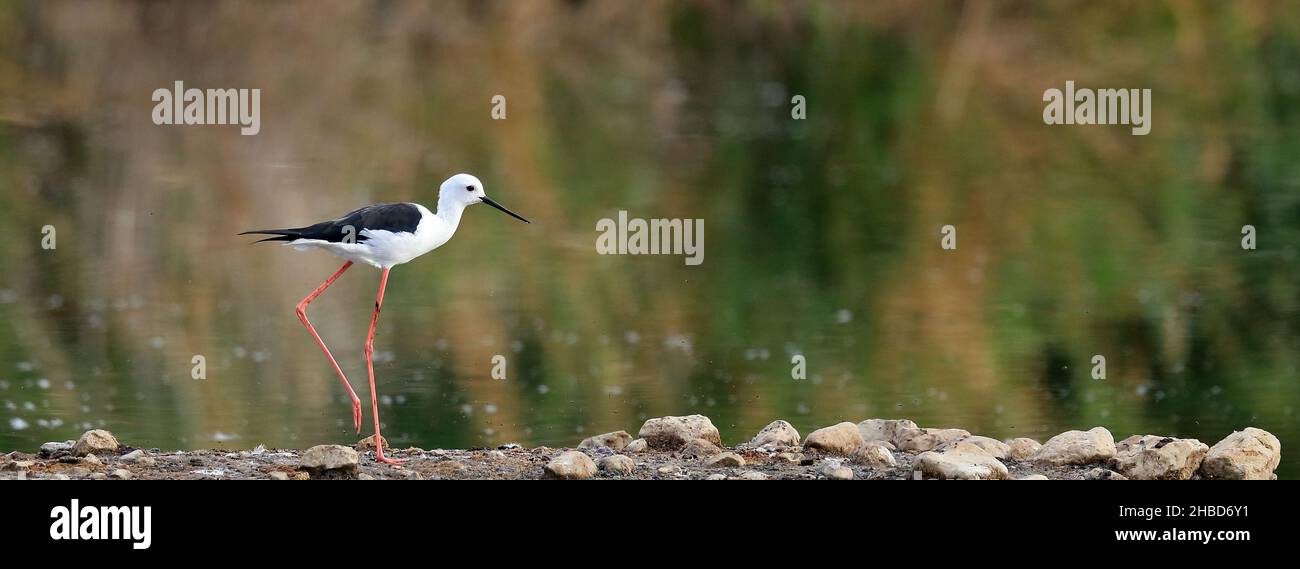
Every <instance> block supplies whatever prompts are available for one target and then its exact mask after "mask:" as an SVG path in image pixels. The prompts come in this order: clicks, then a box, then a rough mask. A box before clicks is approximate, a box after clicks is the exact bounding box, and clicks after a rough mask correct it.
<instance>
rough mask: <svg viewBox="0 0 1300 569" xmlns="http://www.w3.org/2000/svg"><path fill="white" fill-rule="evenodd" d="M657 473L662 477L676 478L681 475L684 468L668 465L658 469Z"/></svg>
mask: <svg viewBox="0 0 1300 569" xmlns="http://www.w3.org/2000/svg"><path fill="white" fill-rule="evenodd" d="M655 472H658V473H659V475H660V476H676V475H678V474H681V472H682V467H680V466H677V465H676V464H668V465H664V466H660V467H659V468H656V469H655Z"/></svg>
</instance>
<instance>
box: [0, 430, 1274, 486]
mask: <svg viewBox="0 0 1300 569" xmlns="http://www.w3.org/2000/svg"><path fill="white" fill-rule="evenodd" d="M374 443H375V439H374V437H367V438H366V439H363V440H362V441H360V442H358V443H357V444H356V445H355V446H354V447H347V446H342V445H318V446H315V447H312V448H310V449H307V450H305V451H297V450H274V449H266V448H264V447H262V446H258V447H257V448H255V449H252V450H243V451H228V450H198V451H173V452H163V451H161V450H159V449H147V450H146V449H139V448H134V447H131V446H128V445H124V444H122V443H120V442H118V440H117V439H116V438H115V437H114V436H113V435H112V434H111V433H109V432H108V431H104V430H92V431H87V432H86V433H84V434H83V435H82V436H81V437H80V438H79V439H78V440H76V441H65V442H49V443H45V444H43V445H41V448H40V449H39V450H37V451H36V452H35V453H25V452H21V451H14V452H10V453H8V454H5V455H0V479H33V480H35V479H53V480H71V479H120V480H131V479H139V480H155V479H209V480H249V479H254V480H308V479H359V480H375V479H402V480H409V479H415V480H425V479H568V480H581V479H630V480H688V479H689V480H769V479H801V480H816V479H823V480H890V479H892V480H920V479H949V480H951V479H959V480H1081V479H1094V480H1126V479H1135V480H1194V479H1228V480H1270V479H1272V480H1275V479H1277V475H1276V474H1275V473H1274V471H1275V470H1276V469H1277V466H1278V463H1279V462H1280V460H1281V453H1282V445H1281V443H1280V442H1279V441H1278V439H1277V437H1275V436H1273V435H1272V434H1270V433H1269V432H1267V431H1264V430H1261V429H1256V428H1254V427H1248V428H1246V429H1244V430H1241V431H1235V432H1233V433H1232V434H1230V435H1228V436H1227V437H1225V438H1224V439H1223V440H1221V441H1219V442H1218V443H1216V444H1215V445H1213V446H1209V445H1206V444H1205V443H1202V442H1201V441H1198V440H1196V439H1180V438H1174V437H1164V436H1158V435H1133V436H1131V437H1128V438H1126V439H1124V440H1122V441H1119V442H1118V443H1117V442H1115V439H1114V437H1113V435H1112V434H1111V433H1110V431H1108V430H1106V429H1105V428H1104V427H1094V428H1092V429H1090V430H1087V431H1067V432H1064V433H1061V434H1059V435H1056V436H1054V437H1052V438H1050V439H1048V440H1047V441H1046V442H1044V443H1041V444H1040V443H1039V442H1038V441H1035V440H1033V439H1028V438H1016V439H1008V440H1005V441H999V440H997V439H993V438H989V437H983V436H979V435H972V434H971V433H969V432H967V431H965V430H962V429H953V428H922V427H919V426H917V424H916V423H914V422H912V421H910V420H907V419H868V420H865V421H862V422H859V423H851V422H843V423H839V424H837V425H831V426H828V427H825V428H821V429H817V430H815V431H813V432H812V433H809V434H808V436H807V437H801V436H800V434H799V432H798V431H797V430H795V428H794V427H793V426H791V425H790V423H788V422H786V421H780V420H778V421H773V422H772V423H771V424H769V425H767V426H766V427H764V428H763V429H762V430H761V431H759V432H758V433H757V434H756V435H755V436H754V437H753V438H752V439H750V440H749V441H747V442H744V443H741V444H737V445H736V446H734V447H726V446H725V445H723V442H722V439H721V436H720V435H719V433H718V429H717V428H716V427H714V425H713V423H712V421H710V420H709V418H708V417H705V416H703V415H690V416H683V417H659V418H655V419H650V420H648V421H646V422H645V424H643V425H642V426H641V429H640V430H639V431H638V433H637V436H636V437H633V436H632V435H631V434H630V433H628V432H626V431H614V432H611V433H605V434H602V435H597V436H593V437H589V438H587V439H585V440H583V441H581V442H580V443H579V444H578V445H577V447H576V448H574V449H552V448H548V447H537V448H531V449H528V448H522V447H519V446H518V445H503V446H501V447H498V448H495V449H469V450H443V449H435V450H424V449H419V448H406V449H390V448H389V447H388V445H387V444H386V443H385V445H384V448H385V455H388V456H393V457H396V458H399V459H406V461H407V462H406V463H405V464H404V465H402V466H400V467H395V466H390V465H386V464H380V463H376V462H375V461H374V460H373V454H374V452H373V451H374Z"/></svg>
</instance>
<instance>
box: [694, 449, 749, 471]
mask: <svg viewBox="0 0 1300 569" xmlns="http://www.w3.org/2000/svg"><path fill="white" fill-rule="evenodd" d="M704 466H707V467H709V468H743V467H744V466H745V459H744V458H743V457H741V456H740V455H738V454H736V453H734V452H724V453H722V454H719V455H717V456H715V457H713V458H710V459H709V460H707V461H705V462H704Z"/></svg>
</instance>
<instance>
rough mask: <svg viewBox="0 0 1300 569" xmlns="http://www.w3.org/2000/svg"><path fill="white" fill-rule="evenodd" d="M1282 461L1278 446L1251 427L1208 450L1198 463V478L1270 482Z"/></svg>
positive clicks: (1264, 432)
mask: <svg viewBox="0 0 1300 569" xmlns="http://www.w3.org/2000/svg"><path fill="white" fill-rule="evenodd" d="M1281 460H1282V443H1281V441H1278V440H1277V437H1275V436H1273V434H1272V433H1270V432H1268V431H1265V430H1263V429H1256V428H1255V427H1247V428H1246V429H1245V430H1242V431H1234V432H1233V433H1232V434H1231V435H1228V436H1227V437H1225V438H1224V439H1223V440H1221V441H1219V442H1217V443H1215V444H1214V446H1213V447H1210V451H1209V453H1208V454H1206V455H1205V460H1203V461H1201V477H1202V478H1206V479H1210V480H1215V479H1219V480H1272V479H1273V478H1274V474H1273V471H1274V470H1276V469H1277V465H1278V462H1280V461H1281Z"/></svg>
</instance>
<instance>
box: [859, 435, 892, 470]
mask: <svg viewBox="0 0 1300 569" xmlns="http://www.w3.org/2000/svg"><path fill="white" fill-rule="evenodd" d="M887 444H888V443H886V442H885V441H867V442H866V443H865V444H863V445H862V446H860V447H858V450H856V451H853V457H852V458H853V462H855V463H857V464H861V465H863V466H870V467H872V468H892V467H894V466H898V461H897V460H895V459H894V453H892V452H889V448H888V447H886V446H885V445H887Z"/></svg>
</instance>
